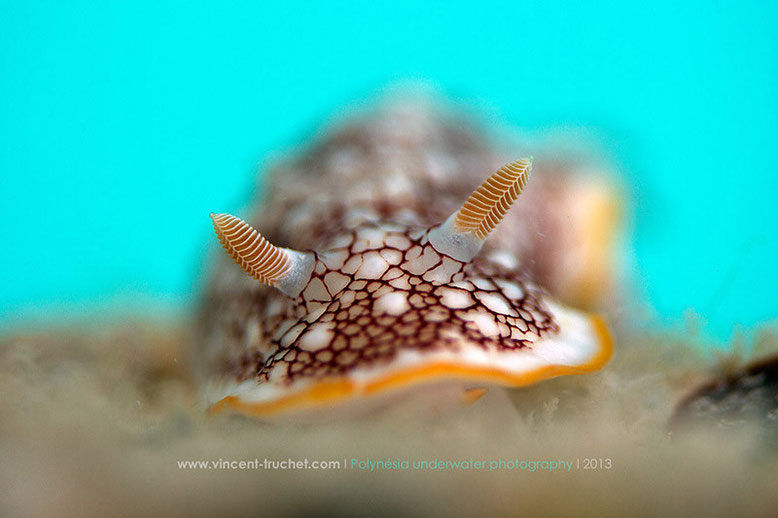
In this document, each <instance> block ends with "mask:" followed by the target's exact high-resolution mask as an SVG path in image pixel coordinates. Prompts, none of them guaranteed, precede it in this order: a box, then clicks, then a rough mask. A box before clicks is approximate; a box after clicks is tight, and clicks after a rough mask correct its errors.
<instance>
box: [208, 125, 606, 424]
mask: <svg viewBox="0 0 778 518" xmlns="http://www.w3.org/2000/svg"><path fill="white" fill-rule="evenodd" d="M394 116H395V117H396V116H397V115H396V114H395V115H394ZM390 120H391V119H390ZM384 122H386V121H384ZM404 122H405V123H404V124H400V125H399V127H395V128H391V127H389V128H383V132H384V135H383V136H384V137H388V138H384V139H383V141H382V142H381V143H380V145H378V144H377V143H372V144H371V145H369V146H366V147H363V148H362V149H359V148H358V147H354V146H353V145H350V146H343V145H341V146H333V148H332V149H333V150H337V153H335V154H334V156H328V157H326V158H325V160H327V162H325V163H324V164H319V166H317V167H324V169H325V170H328V172H329V174H327V175H322V176H319V177H318V178H317V177H315V176H314V175H311V176H309V177H308V178H309V179H310V180H311V183H312V184H321V190H320V191H318V192H317V191H316V190H313V191H311V190H307V193H308V195H309V197H308V198H306V199H304V200H303V199H301V198H296V196H295V195H296V194H298V191H297V190H295V189H289V190H286V191H285V192H283V194H284V195H285V196H282V197H281V198H275V201H276V203H275V204H274V203H272V202H271V203H270V204H269V205H270V207H272V206H273V205H276V206H278V205H286V209H287V210H286V211H285V213H284V214H283V215H279V214H275V216H276V218H279V217H281V218H282V219H275V218H272V217H270V218H257V220H256V221H257V224H256V227H258V228H256V229H255V228H254V227H253V226H252V225H249V224H248V223H246V222H244V221H243V220H240V219H239V218H236V217H234V216H230V215H227V214H212V215H211V217H212V219H213V223H214V226H215V229H216V232H217V234H218V236H219V238H220V240H221V242H222V244H223V245H224V247H225V248H226V249H227V251H228V252H229V254H230V255H231V256H232V258H233V260H234V261H235V262H236V263H238V265H240V267H241V268H242V269H243V270H244V272H245V273H243V272H241V271H240V269H239V268H238V267H237V266H235V265H224V266H223V267H222V268H221V269H220V270H219V273H218V277H217V281H218V282H216V283H215V284H214V285H213V286H212V288H211V291H210V292H209V295H208V297H207V299H206V303H207V306H206V308H205V313H204V318H203V323H204V331H205V334H204V340H202V341H201V347H200V350H199V352H200V356H201V360H202V364H203V365H205V370H206V372H207V375H209V376H211V377H212V379H215V380H217V381H216V382H215V383H211V384H210V387H211V389H210V394H209V395H208V396H207V397H208V398H209V401H208V402H209V404H210V405H211V408H212V410H214V411H219V410H231V411H236V412H240V413H244V414H248V415H274V414H278V413H283V412H287V411H291V410H316V409H321V408H326V407H329V406H332V405H335V404H339V403H343V402H346V401H348V402H352V403H360V402H362V401H364V400H368V399H375V396H379V395H387V394H392V393H396V392H398V391H401V390H403V389H406V388H408V387H411V386H428V385H431V384H438V385H440V384H444V385H448V386H455V387H461V389H462V390H465V389H468V388H471V387H479V386H484V385H489V384H496V385H504V386H522V385H526V384H529V383H533V382H536V381H539V380H542V379H546V378H550V377H554V376H559V375H563V374H574V373H583V372H589V371H593V370H597V369H599V368H601V367H602V366H603V365H604V364H605V363H606V362H607V361H608V359H609V358H610V355H611V348H612V345H611V339H610V336H609V333H608V330H607V328H606V326H605V324H604V322H603V321H602V320H601V319H600V318H599V317H597V316H591V315H588V314H586V313H582V312H579V311H576V310H573V309H570V308H568V307H566V306H565V305H563V304H561V303H559V302H556V301H555V300H553V299H552V298H551V297H550V296H549V295H548V294H547V293H546V292H545V291H544V290H543V289H542V288H540V287H539V286H538V285H537V284H536V283H535V282H534V281H533V280H532V278H531V274H530V271H531V269H529V268H526V267H525V265H523V264H522V257H521V254H517V253H516V251H515V249H512V248H511V247H509V248H508V249H504V248H499V247H495V246H489V243H490V241H491V240H492V239H493V237H494V236H493V234H494V233H495V231H496V228H499V226H500V225H499V224H500V222H501V221H503V220H504V219H508V218H507V216H508V214H509V213H510V212H509V209H510V208H511V205H512V204H513V203H514V202H515V201H516V200H517V198H518V199H519V200H521V198H520V197H519V195H520V194H521V193H522V190H523V189H524V188H525V186H526V185H527V180H528V178H529V174H530V170H531V168H532V160H531V159H522V160H517V161H514V162H511V163H509V164H507V165H505V166H504V167H501V168H499V169H498V170H497V172H496V173H494V174H493V175H492V176H490V177H488V178H487V179H486V180H485V181H483V183H482V184H481V186H480V187H479V188H478V189H476V190H475V191H474V192H472V194H470V196H469V197H468V198H467V199H466V200H462V199H460V200H459V205H460V206H459V208H458V209H457V210H454V211H452V212H450V213H449V214H448V215H447V217H441V213H442V211H443V210H446V209H447V208H448V207H449V206H450V205H451V203H450V200H451V199H452V198H454V197H456V195H457V194H458V193H460V192H461V191H462V188H461V187H460V186H459V185H458V184H459V183H461V182H462V181H463V177H465V178H468V177H469V176H470V175H462V174H458V175H456V174H451V173H452V172H456V167H452V164H456V162H454V161H451V159H452V158H453V157H454V156H456V154H457V153H460V152H462V151H466V149H459V150H457V149H454V148H449V149H446V153H439V154H438V155H437V156H435V155H433V157H434V160H437V161H438V163H435V162H434V161H433V162H429V161H428V162H427V163H426V168H427V169H426V170H427V172H426V174H414V171H419V170H423V169H424V167H425V165H424V163H422V164H421V165H420V164H419V163H418V162H415V161H416V160H417V159H419V156H418V152H419V150H420V149H424V148H423V146H420V144H422V145H423V144H424V140H425V138H430V137H432V140H433V142H429V144H430V145H429V146H428V147H427V148H426V151H425V152H424V153H428V152H430V151H432V152H433V153H434V152H435V151H440V149H439V147H440V144H441V143H446V144H453V143H455V142H449V141H447V140H446V139H445V138H444V139H440V136H441V135H437V137H438V138H437V142H434V140H436V139H435V138H434V137H435V135H434V133H435V132H436V130H440V129H441V128H442V126H435V125H434V124H433V125H432V126H430V125H429V124H427V125H426V126H425V122H429V121H426V120H425V119H423V118H422V119H421V120H413V119H412V120H411V121H404ZM409 122H410V124H409ZM393 130H398V131H396V133H393ZM430 133H432V135H431V134H430ZM392 136H393V137H394V138H391V137H392ZM336 138H337V137H336ZM435 144H438V145H437V146H436V145H435ZM403 148H405V149H406V150H408V149H412V150H414V151H415V152H416V153H409V154H408V155H406V156H403V155H401V151H402V150H403ZM365 151H367V152H368V153H370V154H372V155H374V156H372V157H367V156H362V157H358V156H355V154H356V153H364V152H365ZM314 155H315V153H314ZM377 156H383V158H384V159H385V163H384V164H383V167H380V168H376V170H375V171H372V172H371V175H369V176H361V175H360V176H359V177H355V169H357V170H360V169H362V168H363V167H364V166H365V164H366V163H368V162H369V161H370V160H375V159H376V157H377ZM428 158H429V157H428ZM471 158H473V157H472V156H471ZM447 160H449V161H448V162H447ZM414 162H415V163H414ZM356 163H358V164H360V165H358V166H357V165H356ZM468 165H469V166H471V167H474V168H475V167H476V165H475V164H468ZM441 169H442V170H441ZM481 169H483V167H481ZM316 170H317V168H308V171H309V173H310V172H313V171H316ZM482 174H483V173H482ZM350 175H352V181H348V179H347V178H348V177H349V176H350ZM412 180H416V185H414V182H413V181H412ZM280 181H281V182H282V184H284V185H286V186H287V189H288V187H291V186H292V185H294V183H291V184H290V183H289V182H290V181H291V182H294V179H293V178H285V179H280ZM328 183H329V184H330V185H331V187H330V188H326V185H327V184H328ZM436 184H437V185H438V186H439V187H440V193H439V194H438V196H437V199H438V203H432V202H433V199H434V198H435V196H434V188H435V185H436ZM310 187H312V186H309V188H310ZM341 187H342V189H341ZM414 188H415V189H417V190H416V191H414ZM472 188H473V185H471V187H470V189H471V190H472ZM275 190H276V195H277V194H278V192H279V191H278V189H277V188H276V189H275ZM282 191H283V190H282ZM271 192H272V190H271ZM428 197H429V198H430V199H425V198H428ZM463 201H464V204H462V202H463ZM517 205H518V206H520V205H521V203H517ZM274 219H275V223H274ZM263 221H264V222H265V223H266V225H265V226H263V224H262V223H263ZM505 223H507V222H503V223H502V225H504V224H505ZM512 226H513V230H514V231H516V232H517V236H516V239H517V240H518V241H521V239H522V237H521V235H522V233H526V231H527V229H528V228H532V227H531V226H526V225H525V226H521V225H512ZM265 228H266V230H265ZM258 230H262V232H263V234H264V233H268V237H267V238H266V237H265V235H263V234H260V233H259V232H258ZM292 235H294V237H295V238H296V239H291V237H292ZM287 236H288V237H289V238H290V239H285V237H287ZM268 238H269V239H268ZM271 241H272V242H277V243H281V242H283V241H287V242H288V243H289V244H290V245H292V244H294V245H295V248H294V249H292V248H281V247H278V246H275V245H273V244H271ZM495 241H496V242H497V243H499V242H500V241H499V240H495ZM284 244H286V243H284ZM301 245H302V246H301ZM246 273H248V274H249V275H246ZM257 281H260V282H257ZM262 283H264V284H266V285H267V286H265V285H263V284H262Z"/></svg>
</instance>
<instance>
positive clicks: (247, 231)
mask: <svg viewBox="0 0 778 518" xmlns="http://www.w3.org/2000/svg"><path fill="white" fill-rule="evenodd" d="M211 219H212V220H213V226H214V229H215V230H216V235H217V236H219V241H221V244H222V246H223V247H224V249H225V250H227V253H229V254H230V256H231V257H232V259H233V260H234V261H235V262H236V263H237V264H238V265H239V266H240V267H241V268H243V271H245V272H246V273H248V274H249V275H251V276H252V277H254V278H255V279H257V280H258V281H260V282H263V283H265V284H268V285H270V286H274V287H276V288H278V289H279V290H281V291H282V292H284V293H285V294H287V295H289V296H290V297H296V296H297V295H299V293H300V291H302V288H303V287H304V286H305V284H306V283H307V282H308V280H309V279H310V275H311V272H312V271H313V258H312V257H311V256H310V254H303V253H300V252H296V251H294V250H289V249H286V248H278V247H276V246H274V245H272V244H271V243H270V242H269V241H268V240H267V239H265V238H264V237H262V235H261V234H260V233H259V232H257V231H256V230H254V229H253V228H252V227H251V225H249V224H248V223H246V222H245V221H243V220H242V219H240V218H237V217H235V216H232V215H230V214H214V213H213V212H212V213H211Z"/></svg>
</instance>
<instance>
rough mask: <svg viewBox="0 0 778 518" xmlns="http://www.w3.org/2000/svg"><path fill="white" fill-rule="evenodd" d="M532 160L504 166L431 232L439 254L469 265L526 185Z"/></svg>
mask: <svg viewBox="0 0 778 518" xmlns="http://www.w3.org/2000/svg"><path fill="white" fill-rule="evenodd" d="M533 160H534V159H533V157H531V156H530V157H526V158H522V159H519V160H514V161H513V162H510V163H509V164H505V165H504V166H502V167H501V168H500V169H498V170H497V172H495V173H494V174H493V175H492V176H490V177H489V178H487V179H486V181H484V183H482V184H481V185H480V186H479V187H478V189H476V190H475V192H473V194H471V195H470V197H469V198H468V199H467V201H466V202H465V204H464V205H463V206H462V208H461V209H459V210H458V211H456V212H455V213H454V214H452V215H451V217H449V218H448V219H447V220H446V222H445V223H443V225H441V226H440V227H438V228H436V229H434V230H433V231H432V232H430V243H432V246H434V247H435V249H437V250H438V252H441V253H444V254H446V255H449V256H451V257H453V258H454V259H457V260H460V261H470V260H471V259H472V258H473V257H475V255H476V254H477V253H478V251H479V250H480V249H481V246H482V245H483V242H484V240H485V239H486V238H487V237H488V236H489V234H490V233H491V232H492V231H493V230H494V228H495V227H496V226H497V224H498V223H500V221H502V219H503V218H504V217H505V214H506V213H507V212H508V209H510V208H511V205H512V204H513V202H514V201H516V198H518V197H519V194H521V191H523V190H524V187H526V185H527V181H528V180H529V175H530V172H531V171H532V162H533Z"/></svg>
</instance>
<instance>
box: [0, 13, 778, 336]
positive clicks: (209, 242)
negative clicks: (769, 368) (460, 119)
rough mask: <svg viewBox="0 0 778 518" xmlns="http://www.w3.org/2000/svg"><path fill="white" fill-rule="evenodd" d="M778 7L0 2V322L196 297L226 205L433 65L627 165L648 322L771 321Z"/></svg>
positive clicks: (525, 120)
mask: <svg viewBox="0 0 778 518" xmlns="http://www.w3.org/2000/svg"><path fill="white" fill-rule="evenodd" d="M776 22H778V2H766V1H765V2H761V1H760V2H747V1H746V2H744V1H740V2H710V1H704V2H685V3H684V2H678V1H656V2H634V3H633V2H574V1H563V2H555V1H537V2H509V3H504V4H500V3H491V2H477V3H472V4H468V3H465V2H426V3H424V2H406V1H399V2H397V1H396V2H386V3H380V4H379V3H367V2H364V3H358V2H354V3H332V2H321V3H313V2H275V3H272V4H271V3H269V2H223V3H216V2H214V3H210V2H197V1H196V2H180V3H169V2H147V1H136V2H104V3H101V2H91V1H90V2H83V1H72V2H54V1H51V2H40V1H30V2H7V1H0V212H1V215H2V218H1V219H0V221H2V223H0V242H2V254H0V322H3V323H4V324H6V325H8V324H16V323H19V322H24V321H25V320H26V319H30V318H32V319H47V318H51V317H53V316H55V317H57V318H65V317H67V316H68V315H76V314H78V315H84V314H88V312H89V311H91V310H94V309H102V310H112V311H117V310H120V311H122V310H126V309H131V310H132V311H138V312H151V313H155V314H156V313H164V312H167V311H173V312H176V311H177V312H185V311H186V310H187V309H188V308H189V307H191V304H192V301H193V300H194V298H195V297H196V289H197V283H196V282H195V279H197V278H198V276H199V275H200V273H201V272H202V270H203V268H204V252H205V251H207V250H211V251H213V247H214V240H213V238H212V234H211V233H212V230H211V226H210V225H211V222H210V220H209V218H208V213H209V212H210V211H212V210H228V211H229V210H239V208H240V207H241V206H243V205H244V204H245V203H247V202H248V200H249V196H250V193H251V190H252V188H253V185H254V178H253V174H254V171H255V168H256V166H257V165H258V164H262V163H264V162H265V161H266V160H267V159H268V158H269V157H271V156H272V155H273V154H274V153H277V152H278V151H282V150H288V149H290V148H291V147H293V146H295V145H297V144H299V143H301V142H303V141H304V139H305V138H307V137H308V136H309V135H310V134H311V132H312V131H313V130H314V129H315V128H316V126H317V125H318V124H319V123H320V122H322V121H324V120H326V119H327V118H329V117H330V116H331V115H333V114H335V113H336V112H337V110H338V108H339V107H342V106H343V105H346V104H348V105H350V106H354V103H355V102H358V101H359V100H361V99H362V100H364V99H368V98H370V96H371V95H373V94H374V93H375V92H376V91H378V90H380V89H382V88H384V87H386V85H391V84H395V83H397V82H398V81H422V82H426V83H427V84H430V85H433V86H434V87H435V88H437V89H439V90H440V91H441V92H442V93H444V94H445V95H447V96H448V97H450V98H451V99H453V100H455V101H457V102H460V103H465V104H468V105H470V106H473V107H474V108H475V109H476V110H484V112H485V114H486V120H487V121H488V120H489V118H492V119H493V120H495V121H499V122H500V123H503V124H510V125H515V126H518V127H520V128H522V129H526V130H535V131H552V130H556V129H562V130H570V129H573V130H576V129H581V128H583V129H586V130H587V131H590V132H593V133H594V134H595V135H597V138H598V139H599V140H600V142H602V144H603V146H604V147H605V149H606V151H607V152H608V153H610V154H611V155H612V156H613V158H614V160H615V162H616V163H617V164H618V165H619V167H620V169H621V170H622V171H623V174H624V175H625V178H626V182H627V184H628V185H629V187H630V192H631V196H632V200H631V201H630V203H631V205H632V207H633V209H634V218H633V224H632V227H633V228H632V230H633V238H634V239H633V245H632V246H633V253H634V258H635V260H634V264H633V265H632V269H633V270H634V274H633V277H634V279H635V284H636V285H635V289H636V290H637V292H638V294H639V296H641V297H645V299H646V301H647V304H648V305H649V307H651V308H653V310H652V311H649V312H648V313H647V314H646V319H647V322H649V323H657V322H658V323H661V324H664V325H669V326H671V327H672V326H678V325H679V324H680V323H681V322H682V321H683V318H684V317H683V315H684V314H685V313H686V312H687V311H688V310H692V311H694V312H695V313H696V314H698V315H700V317H701V318H702V320H703V323H704V324H705V325H706V326H707V329H708V330H709V331H710V332H711V333H712V334H714V335H715V336H717V337H719V338H721V339H722V340H726V339H727V337H728V336H730V334H731V332H732V330H733V329H734V328H735V327H737V326H742V327H743V328H745V329H747V330H748V329H751V328H753V327H754V326H755V325H757V324H759V323H761V322H765V321H767V320H770V319H775V318H776V317H778V295H777V294H776V290H778V273H777V272H776V270H777V268H776V266H777V265H776V258H778V238H776V228H775V227H776V223H777V222H778V208H777V206H778V175H777V174H776V172H777V170H778V87H777V82H776V79H778V31H776V30H775V26H776Z"/></svg>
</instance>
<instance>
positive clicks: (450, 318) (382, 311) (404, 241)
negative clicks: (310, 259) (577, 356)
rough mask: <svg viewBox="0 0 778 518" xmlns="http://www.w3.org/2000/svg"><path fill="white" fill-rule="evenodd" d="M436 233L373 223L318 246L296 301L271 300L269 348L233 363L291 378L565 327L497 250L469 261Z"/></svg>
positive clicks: (522, 341)
mask: <svg viewBox="0 0 778 518" xmlns="http://www.w3.org/2000/svg"><path fill="white" fill-rule="evenodd" d="M387 229H389V230H387ZM428 233H429V232H428V231H411V230H408V229H404V228H398V227H396V226H391V225H387V224H384V225H376V224H367V225H362V226H360V227H358V228H357V229H355V230H353V231H351V232H349V233H346V234H343V235H342V236H341V237H340V238H339V239H336V240H335V245H336V246H334V247H332V248H331V249H330V250H329V251H328V252H327V253H324V254H318V255H317V258H316V266H315V268H314V273H313V275H312V277H311V280H310V282H309V283H308V286H307V287H306V288H305V289H304V290H303V292H302V293H301V295H300V297H298V298H297V299H296V300H295V301H294V303H282V302H281V301H277V303H273V301H272V300H270V301H269V302H268V304H267V306H266V307H265V308H264V318H265V323H266V325H265V327H264V337H262V339H263V341H266V342H268V343H269V345H270V347H268V348H267V349H265V351H264V352H259V351H254V352H252V353H250V354H249V356H244V357H241V358H234V359H233V361H235V362H236V363H237V364H235V365H234V370H233V372H237V373H239V378H240V379H250V378H252V377H254V378H257V379H258V380H259V381H263V380H264V381H270V380H272V381H274V382H279V383H291V382H294V381H295V380H297V379H300V378H307V379H318V378H323V377H326V376H332V375H345V374H347V373H349V372H350V371H352V370H354V369H358V368H362V367H368V366H374V365H378V364H383V363H388V362H390V361H391V360H392V359H393V358H395V357H396V355H397V354H398V353H399V351H401V350H408V349H411V350H417V351H421V352H427V351H429V352H432V351H436V350H440V349H445V348H447V349H451V350H458V349H460V348H461V347H463V346H468V347H471V346H475V347H479V348H482V349H485V350H493V351H504V350H511V349H521V348H527V347H531V345H532V344H533V343H534V342H535V341H536V340H538V339H539V338H540V337H542V336H544V335H547V334H553V333H556V332H558V330H559V328H558V324H557V323H556V322H554V320H553V318H552V316H551V313H550V312H549V311H548V309H547V308H546V307H545V306H544V305H543V303H542V302H541V298H542V295H543V294H542V292H541V291H540V290H539V288H537V287H536V286H535V285H534V284H532V283H531V282H529V281H528V280H527V278H526V276H525V275H524V274H523V273H522V272H520V271H517V270H515V269H511V268H508V267H505V266H503V265H501V264H500V263H499V262H498V261H494V260H491V259H489V258H488V257H483V258H477V259H475V260H474V261H471V262H470V263H467V264H465V263H462V262H460V261H456V260H455V259H452V258H450V257H447V256H445V255H441V254H439V253H438V252H436V251H435V249H434V248H433V247H432V246H431V245H430V244H429V243H428ZM271 299H272V297H271Z"/></svg>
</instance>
